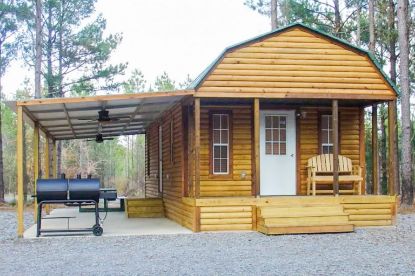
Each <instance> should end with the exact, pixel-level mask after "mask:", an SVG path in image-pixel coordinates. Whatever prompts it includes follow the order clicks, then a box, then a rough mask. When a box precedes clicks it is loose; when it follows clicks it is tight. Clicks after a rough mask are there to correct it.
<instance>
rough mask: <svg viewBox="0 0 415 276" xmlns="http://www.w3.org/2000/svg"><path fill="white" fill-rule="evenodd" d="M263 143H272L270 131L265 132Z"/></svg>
mask: <svg viewBox="0 0 415 276" xmlns="http://www.w3.org/2000/svg"><path fill="white" fill-rule="evenodd" d="M265 141H266V142H270V141H272V135H271V129H266V130H265Z"/></svg>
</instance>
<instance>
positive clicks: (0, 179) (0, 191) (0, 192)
mask: <svg viewBox="0 0 415 276" xmlns="http://www.w3.org/2000/svg"><path fill="white" fill-rule="evenodd" d="M0 62H1V46H0ZM0 66H1V64H0ZM2 77H3V76H2V74H1V72H0V203H2V202H4V175H3V173H4V170H3V136H2V135H3V133H2V130H1V128H2V125H1V119H2V118H1V112H2V106H1V105H2V103H3V101H2V98H3V97H2V87H1V79H2Z"/></svg>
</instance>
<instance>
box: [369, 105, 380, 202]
mask: <svg viewBox="0 0 415 276" xmlns="http://www.w3.org/2000/svg"><path fill="white" fill-rule="evenodd" d="M378 153H379V149H378V105H377V104H374V105H372V189H371V190H372V193H373V194H374V195H377V194H379V154H378Z"/></svg>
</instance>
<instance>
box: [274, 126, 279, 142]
mask: <svg viewBox="0 0 415 276" xmlns="http://www.w3.org/2000/svg"><path fill="white" fill-rule="evenodd" d="M272 134H273V137H272V138H273V140H274V142H275V141H279V140H280V133H279V131H278V129H274V130H272Z"/></svg>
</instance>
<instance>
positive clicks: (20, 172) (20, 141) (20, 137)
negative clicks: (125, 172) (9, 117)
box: [16, 106, 24, 238]
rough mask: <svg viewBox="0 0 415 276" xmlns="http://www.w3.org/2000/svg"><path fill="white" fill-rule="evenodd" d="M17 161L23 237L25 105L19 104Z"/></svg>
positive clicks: (19, 227) (19, 221)
mask: <svg viewBox="0 0 415 276" xmlns="http://www.w3.org/2000/svg"><path fill="white" fill-rule="evenodd" d="M16 161H17V236H18V237H19V238H22V237H23V233H24V224H23V219H24V218H23V215H24V198H23V196H24V195H23V107H22V106H17V137H16Z"/></svg>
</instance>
